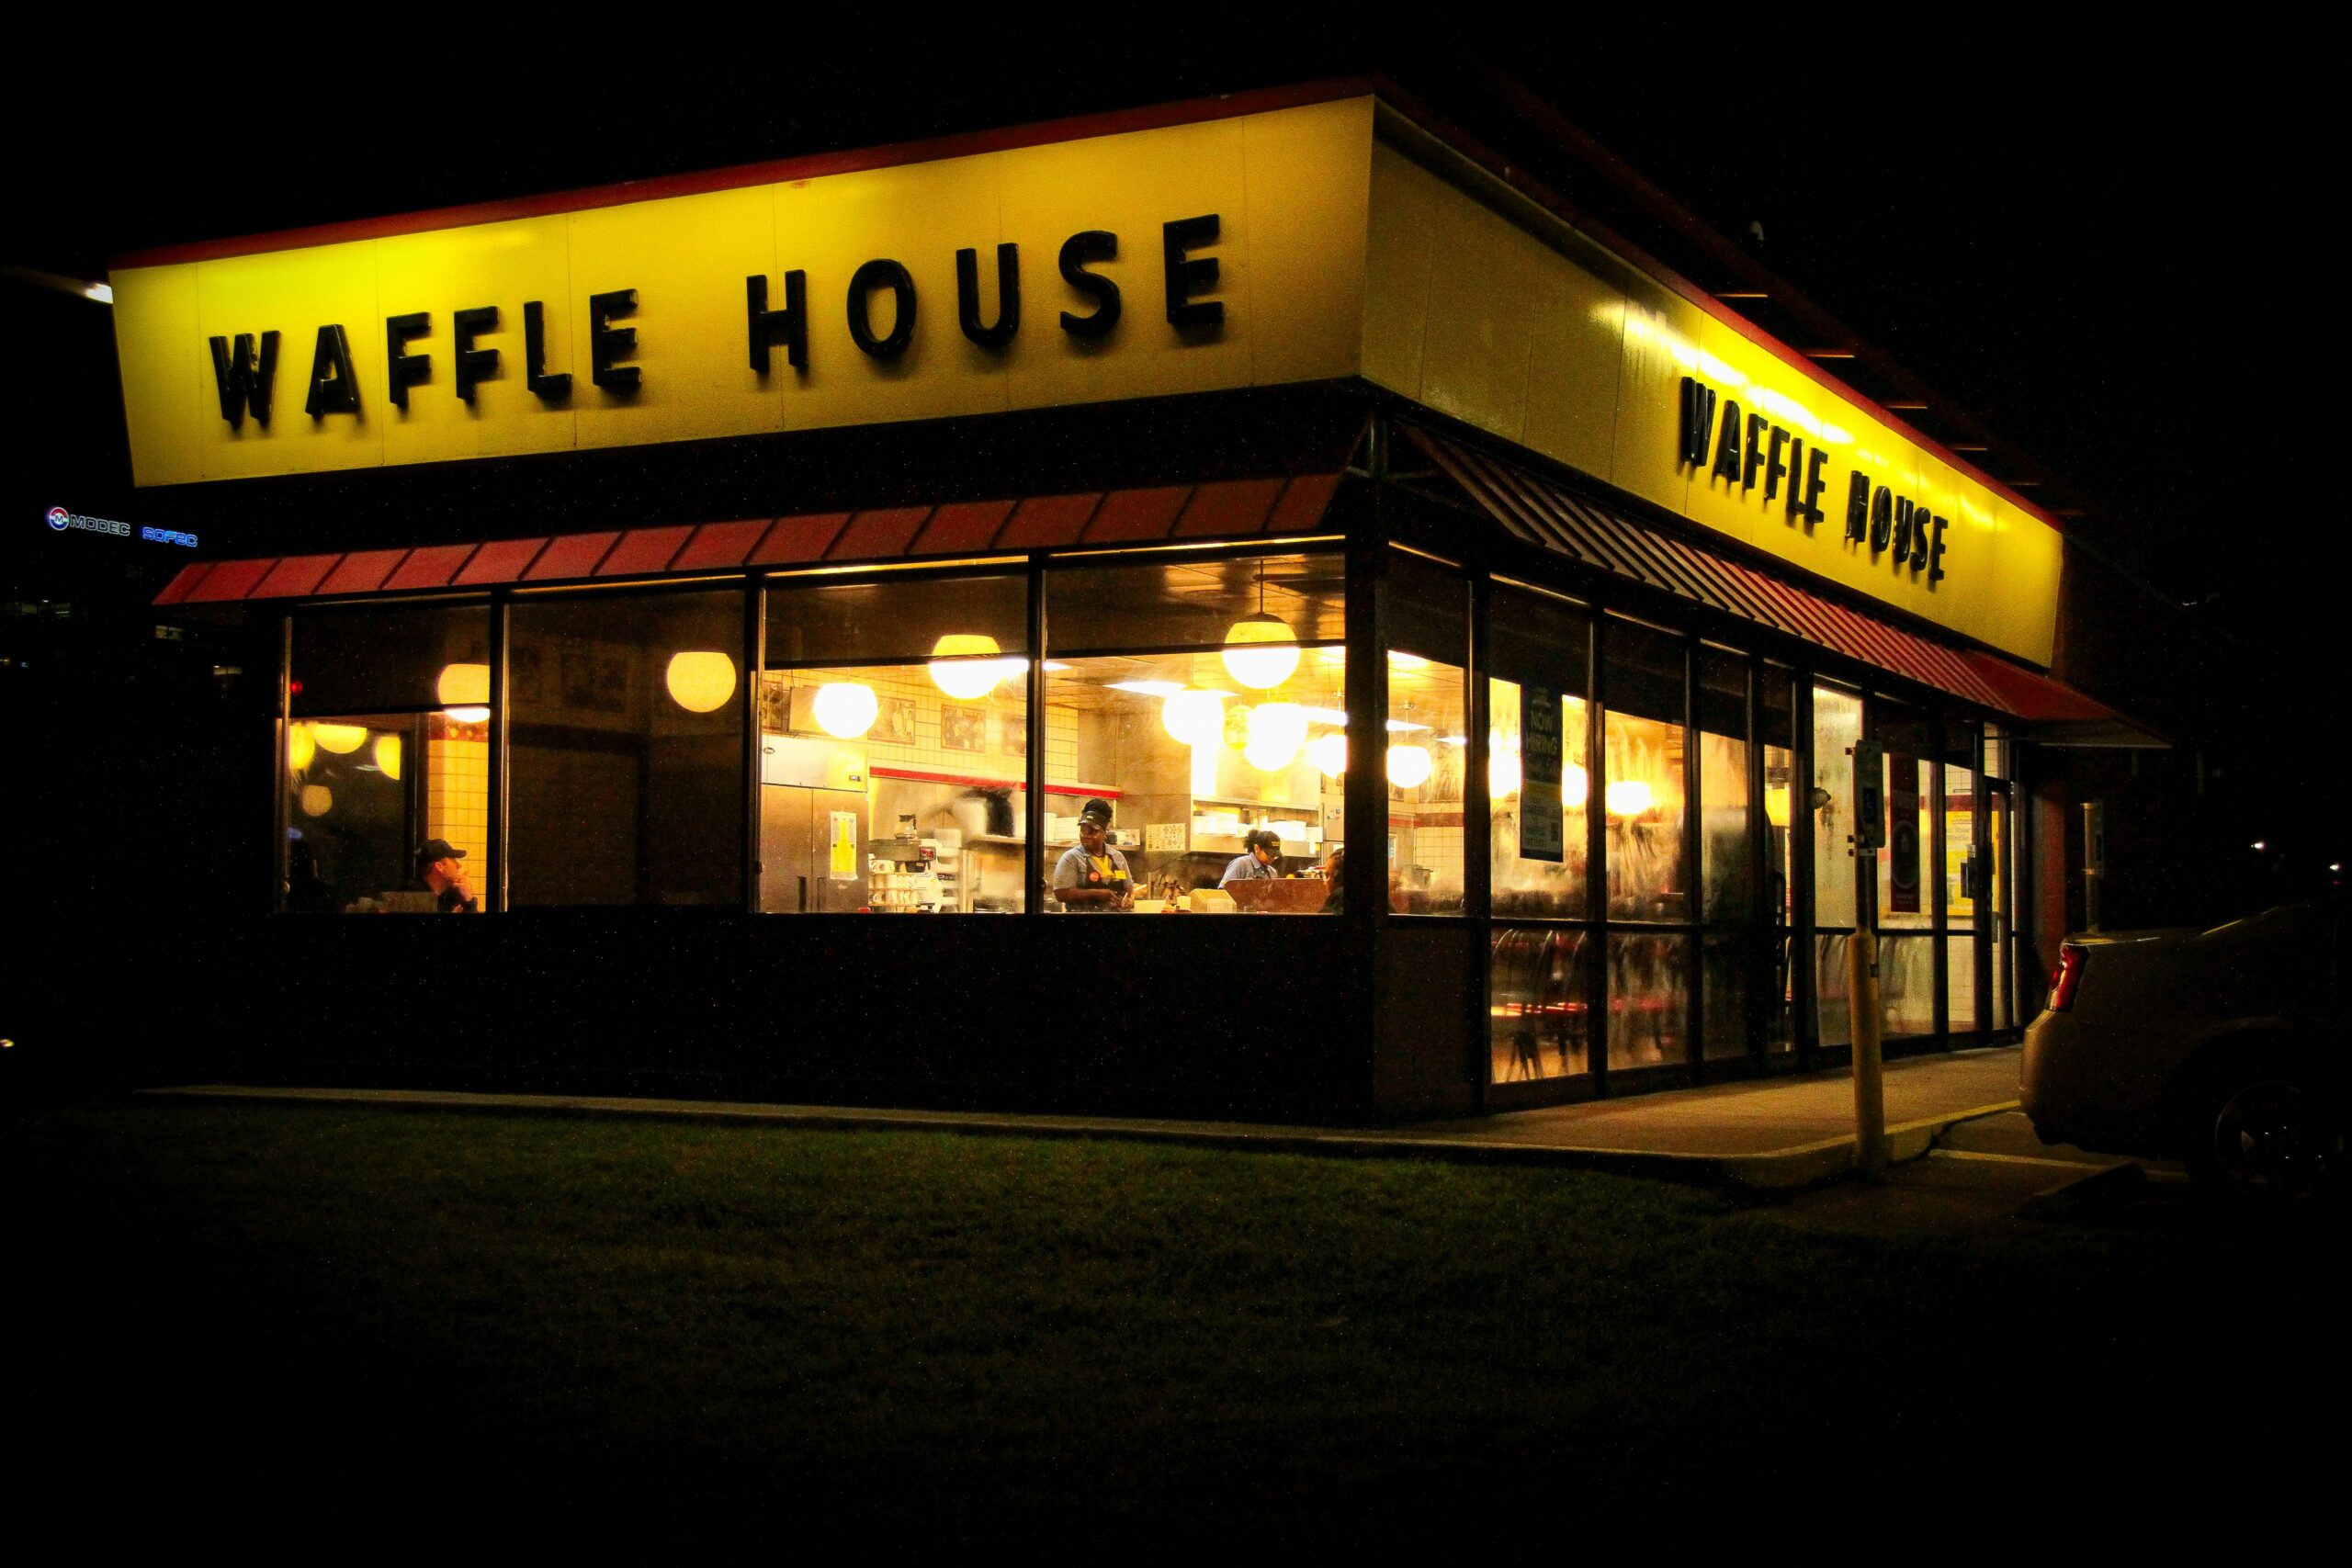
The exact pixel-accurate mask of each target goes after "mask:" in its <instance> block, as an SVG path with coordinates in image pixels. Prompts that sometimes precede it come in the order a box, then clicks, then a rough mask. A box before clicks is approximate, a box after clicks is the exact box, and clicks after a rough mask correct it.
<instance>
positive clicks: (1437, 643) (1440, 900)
mask: <svg viewBox="0 0 2352 1568" xmlns="http://www.w3.org/2000/svg"><path fill="white" fill-rule="evenodd" d="M1383 587H1384V591H1385V592H1386V593H1387V595H1388V600H1387V604H1386V605H1385V609H1386V611H1387V623H1388V648H1387V659H1388V712H1387V716H1386V718H1385V729H1386V731H1387V733H1386V735H1385V738H1384V739H1385V746H1384V748H1383V753H1384V754H1383V757H1382V766H1383V767H1384V768H1385V770H1386V773H1387V778H1388V833H1387V846H1386V847H1387V854H1388V887H1389V893H1388V907H1389V908H1390V909H1391V910H1392V911H1394V912H1395V913H1397V914H1400V915H1458V914H1460V913H1461V912H1462V893H1463V873H1464V867H1463V860H1462V843H1463V832H1462V814H1463V810H1464V805H1465V803H1466V801H1467V799H1468V790H1467V788H1466V785H1467V783H1468V780H1467V778H1466V776H1465V774H1466V771H1467V768H1468V764H1469V739H1470V738H1469V711H1470V692H1469V681H1468V676H1467V673H1466V671H1467V668H1468V662H1469V655H1470V586H1469V583H1468V582H1467V581H1465V580H1464V579H1463V578H1461V577H1459V576H1457V575H1455V574H1454V573H1453V572H1452V571H1450V570H1446V569H1445V568H1444V567H1443V566H1441V565H1440V564H1438V563H1437V562H1435V561H1432V560H1429V559H1427V558H1423V557H1420V556H1417V555H1413V554H1411V553H1410V552H1408V551H1405V550H1396V549H1392V550H1390V551H1389V552H1388V560H1387V581H1386V582H1385V584H1384V585H1383Z"/></svg>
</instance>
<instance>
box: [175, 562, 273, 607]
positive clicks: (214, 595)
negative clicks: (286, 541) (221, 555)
mask: <svg viewBox="0 0 2352 1568" xmlns="http://www.w3.org/2000/svg"><path fill="white" fill-rule="evenodd" d="M276 565H277V557H276V556H269V557H267V558H264V559H261V560H224V561H216V562H214V563H213V567H212V570H211V571H210V572H209V573H208V574H207V575H206V577H205V579H204V581H202V582H199V583H198V584H197V585H196V586H195V587H194V588H193V589H191V590H190V591H189V592H188V596H187V601H186V603H187V604H219V603H220V602H221V601H222V600H227V599H242V598H243V597H244V596H245V595H246V594H248V593H251V592H253V591H254V584H256V583H258V582H260V581H261V580H262V579H263V578H265V577H267V576H268V575H269V569H270V568H272V567H274V566H276Z"/></svg>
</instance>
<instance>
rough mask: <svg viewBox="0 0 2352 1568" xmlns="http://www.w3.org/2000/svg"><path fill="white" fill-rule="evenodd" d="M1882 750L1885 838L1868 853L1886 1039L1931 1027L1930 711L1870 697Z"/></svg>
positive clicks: (1928, 1031) (1932, 805) (1916, 1033)
mask: <svg viewBox="0 0 2352 1568" xmlns="http://www.w3.org/2000/svg"><path fill="white" fill-rule="evenodd" d="M1871 732H1872V735H1873V736H1874V738H1875V739H1877V741H1878V743H1879V745H1880V746H1881V747H1882V748H1883V753H1884V754H1883V757H1882V758H1881V760H1880V762H1879V788H1880V792H1881V794H1880V798H1881V799H1882V800H1883V801H1884V802H1885V806H1886V825H1885V832H1884V838H1885V842H1883V843H1882V844H1881V845H1879V847H1878V850H1877V851H1876V852H1875V853H1874V854H1873V855H1872V856H1871V860H1872V862H1873V863H1872V865H1871V876H1872V878H1873V893H1874V896H1875V898H1876V902H1877V913H1878V932H1879V942H1878V975H1879V981H1878V987H1879V1032H1880V1034H1881V1035H1882V1037H1883V1038H1885V1039H1888V1040H1895V1039H1903V1038H1908V1037H1913V1036H1925V1035H1929V1034H1933V1033H1934V1032H1935V1030H1936V938H1935V924H1936V906H1935V887H1934V884H1933V881H1932V877H1931V871H1932V868H1931V867H1930V866H1929V864H1928V852H1929V851H1930V849H1931V847H1932V846H1933V845H1934V843H1935V818H1934V815H1933V813H1934V810H1935V803H1934V800H1933V798H1932V796H1933V793H1934V789H1935V773H1936V765H1935V762H1936V760H1935V744H1934V734H1933V731H1932V729H1931V728H1930V727H1929V722H1928V716H1927V715H1926V714H1924V713H1922V712H1920V711H1919V710H1918V709H1917V708H1912V707H1906V706H1905V705H1902V704H1900V703H1895V702H1891V701H1889V700H1888V699H1886V698H1883V697H1873V698H1872V699H1871Z"/></svg>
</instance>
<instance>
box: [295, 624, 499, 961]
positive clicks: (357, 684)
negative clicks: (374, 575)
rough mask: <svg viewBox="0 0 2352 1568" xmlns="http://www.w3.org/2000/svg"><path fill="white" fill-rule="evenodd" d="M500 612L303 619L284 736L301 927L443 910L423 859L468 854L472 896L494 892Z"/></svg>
mask: <svg viewBox="0 0 2352 1568" xmlns="http://www.w3.org/2000/svg"><path fill="white" fill-rule="evenodd" d="M489 649H490V612H489V610H488V609H487V608H486V607H484V606H482V605H479V604H476V605H468V606H463V607H459V608H398V609H369V610H322V611H316V612H311V613H308V614H304V615H300V616H297V617H296V619H295V622H294V629H293V649H292V660H291V662H290V665H289V667H288V677H289V680H288V689H289V694H290V695H289V706H290V708H291V711H292V713H293V715H294V717H293V720H292V722H291V723H290V724H289V725H288V728H287V730H286V734H285V737H284V748H283V750H282V752H281V757H282V761H283V763H284V770H285V771H284V781H285V793H286V800H285V817H286V863H285V881H284V886H283V888H282V897H283V907H284V908H286V909H287V910H288V912H289V913H296V914H341V913H373V912H377V911H385V910H390V911H395V912H402V913H427V912H433V911H435V910H436V909H437V908H439V902H438V899H437V897H436V894H437V892H438V889H436V888H435V886H429V885H428V884H427V882H426V881H425V880H424V877H423V876H422V875H421V874H420V869H419V863H418V860H417V852H418V850H419V849H421V848H422V847H423V846H424V844H425V842H426V841H427V840H432V839H441V840H447V843H448V844H449V846H450V847H451V848H452V849H454V850H456V851H458V852H459V854H458V857H456V858H457V859H458V863H459V865H460V867H461V868H462V869H463V871H464V872H465V880H464V884H463V886H462V888H461V896H462V897H471V898H473V899H474V900H476V901H477V902H478V903H480V902H481V901H483V900H484V899H485V897H486V896H487V894H488V893H489V890H490V886H491V882H492V873H493V868H492V866H491V865H490V863H489V839H490V831H489V830H490V807H489V782H490V761H489V759H490V745H489V723H488V721H489V718H490V706H489V704H490V652H489Z"/></svg>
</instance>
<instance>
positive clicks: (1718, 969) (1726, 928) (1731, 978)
mask: <svg viewBox="0 0 2352 1568" xmlns="http://www.w3.org/2000/svg"><path fill="white" fill-rule="evenodd" d="M1747 669H1748V662H1747V659H1746V658H1745V657H1744V656H1742V655H1740V654H1737V653H1734V652H1732V651H1731V650H1730V649H1722V648H1711V647H1705V646H1702V647H1701V648H1700V649H1699V658H1698V672H1699V684H1698V690H1697V692H1696V696H1697V699H1698V700H1697V709H1698V720H1699V890H1700V909H1701V914H1702V918H1703V919H1705V920H1706V922H1707V924H1708V925H1709V926H1711V927H1713V928H1718V929H1716V930H1714V931H1711V932H1710V934H1709V935H1707V936H1706V937H1705V938H1704V940H1703V941H1702V943H1701V945H1700V953H1701V955H1702V960H1703V962H1702V974H1701V976H1700V982H1701V988H1700V996H1701V998H1702V1003H1703V1006H1704V1010H1705V1016H1704V1018H1703V1019H1702V1029H1701V1034H1700V1038H1701V1042H1702V1046H1703V1049H1704V1052H1705V1054H1706V1055H1708V1056H1711V1057H1725V1056H1744V1055H1747V1045H1748V1042H1747V1007H1748V990H1749V987H1751V986H1752V985H1753V984H1754V983H1755V978H1756V964H1755V953H1756V951H1757V946H1756V936H1755V932H1754V931H1753V929H1752V928H1751V927H1750V926H1749V924H1748V922H1749V921H1750V920H1751V919H1753V917H1754V915H1755V913H1756V878H1755V870H1754V865H1753V863H1752V861H1751V860H1750V858H1749V851H1750V850H1751V848H1752V847H1753V845H1754V837H1753V833H1752V825H1751V824H1750V822H1749V820H1748V807H1747V747H1748V741H1747Z"/></svg>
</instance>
